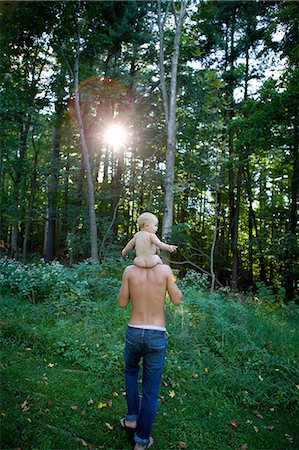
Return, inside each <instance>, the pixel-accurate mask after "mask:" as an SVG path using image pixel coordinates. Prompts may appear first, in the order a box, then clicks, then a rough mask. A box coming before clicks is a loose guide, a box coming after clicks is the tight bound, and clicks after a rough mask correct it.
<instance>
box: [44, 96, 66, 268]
mask: <svg viewBox="0 0 299 450" xmlns="http://www.w3.org/2000/svg"><path fill="white" fill-rule="evenodd" d="M55 109H56V122H55V129H54V137H53V146H52V156H51V174H50V179H49V188H48V212H47V227H46V229H47V237H46V242H45V261H47V262H49V261H53V260H54V258H55V251H56V222H57V190H58V173H59V157H60V142H61V125H62V106H61V104H57V103H56V108H55Z"/></svg>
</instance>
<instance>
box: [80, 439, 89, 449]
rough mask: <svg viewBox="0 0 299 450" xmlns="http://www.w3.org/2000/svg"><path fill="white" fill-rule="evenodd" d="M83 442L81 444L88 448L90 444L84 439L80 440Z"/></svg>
mask: <svg viewBox="0 0 299 450" xmlns="http://www.w3.org/2000/svg"><path fill="white" fill-rule="evenodd" d="M80 440H81V444H82V445H83V447H88V444H87V442H86V441H84V439H80Z"/></svg>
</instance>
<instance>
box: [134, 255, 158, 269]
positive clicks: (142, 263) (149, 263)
mask: <svg viewBox="0 0 299 450" xmlns="http://www.w3.org/2000/svg"><path fill="white" fill-rule="evenodd" d="M134 264H135V266H139V267H147V268H148V269H150V268H151V267H154V266H156V265H157V264H163V261H162V260H161V258H159V256H158V255H151V256H136V258H135V259H134Z"/></svg>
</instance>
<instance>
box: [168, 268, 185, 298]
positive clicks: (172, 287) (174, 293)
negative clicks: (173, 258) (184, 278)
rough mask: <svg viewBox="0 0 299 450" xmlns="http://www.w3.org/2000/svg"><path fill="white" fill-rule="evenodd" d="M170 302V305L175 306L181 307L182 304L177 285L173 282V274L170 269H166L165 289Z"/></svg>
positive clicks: (180, 293)
mask: <svg viewBox="0 0 299 450" xmlns="http://www.w3.org/2000/svg"><path fill="white" fill-rule="evenodd" d="M166 289H167V291H168V294H169V297H170V300H171V301H172V303H173V304H174V305H176V306H179V305H181V304H182V303H183V302H182V292H181V291H180V289H179V288H178V287H177V285H176V284H175V282H174V280H173V273H172V270H171V268H170V267H168V270H167V287H166Z"/></svg>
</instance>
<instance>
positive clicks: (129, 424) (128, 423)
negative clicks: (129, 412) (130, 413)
mask: <svg viewBox="0 0 299 450" xmlns="http://www.w3.org/2000/svg"><path fill="white" fill-rule="evenodd" d="M120 424H121V427H122V428H124V429H125V428H132V429H135V428H136V427H137V421H136V420H128V419H126V418H125V417H124V418H123V419H120Z"/></svg>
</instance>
